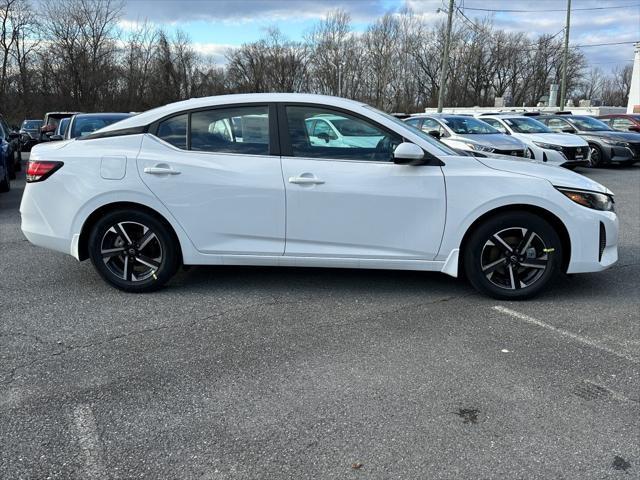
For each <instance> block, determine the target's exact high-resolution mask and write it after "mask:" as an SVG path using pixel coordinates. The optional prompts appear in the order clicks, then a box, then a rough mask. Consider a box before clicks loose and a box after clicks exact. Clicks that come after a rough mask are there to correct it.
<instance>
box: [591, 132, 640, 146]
mask: <svg viewBox="0 0 640 480" xmlns="http://www.w3.org/2000/svg"><path fill="white" fill-rule="evenodd" d="M580 135H583V136H585V137H594V138H606V139H610V140H618V141H620V142H634V143H635V142H640V133H633V132H617V131H615V130H598V131H597V132H580Z"/></svg>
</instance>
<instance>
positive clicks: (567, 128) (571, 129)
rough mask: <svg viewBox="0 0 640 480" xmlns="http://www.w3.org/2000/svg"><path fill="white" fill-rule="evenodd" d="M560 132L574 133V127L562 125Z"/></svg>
mask: <svg viewBox="0 0 640 480" xmlns="http://www.w3.org/2000/svg"><path fill="white" fill-rule="evenodd" d="M562 132H564V133H576V131H575V129H574V128H572V127H564V128H563V129H562Z"/></svg>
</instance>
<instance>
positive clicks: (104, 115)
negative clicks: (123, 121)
mask: <svg viewBox="0 0 640 480" xmlns="http://www.w3.org/2000/svg"><path fill="white" fill-rule="evenodd" d="M113 115H122V116H131V115H133V114H132V113H127V112H93V113H76V114H75V115H74V118H78V117H98V118H99V117H106V116H113Z"/></svg>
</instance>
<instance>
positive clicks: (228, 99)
mask: <svg viewBox="0 0 640 480" xmlns="http://www.w3.org/2000/svg"><path fill="white" fill-rule="evenodd" d="M262 102H264V103H268V102H291V103H296V102H300V103H317V104H320V105H327V106H333V107H344V108H349V107H354V106H363V105H365V104H364V103H362V102H356V101H354V100H348V99H346V98H339V97H331V96H327V95H316V94H310V93H242V94H233V95H216V96H212V97H199V98H190V99H189V100H182V101H180V102H175V103H170V104H168V105H164V106H162V107H157V108H153V109H151V110H147V111H146V112H142V113H139V114H138V115H135V116H132V117H129V118H126V119H124V120H122V121H120V122H118V123H117V124H112V125H108V126H106V127H104V128H103V129H101V130H100V131H101V132H109V131H113V130H121V129H125V128H135V127H142V126H145V125H149V124H150V123H153V122H155V121H156V120H159V119H161V118H164V117H167V116H169V115H171V114H174V113H179V112H182V111H184V110H192V109H198V108H206V107H214V106H216V105H233V104H239V103H262Z"/></svg>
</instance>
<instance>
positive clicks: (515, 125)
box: [480, 115, 590, 169]
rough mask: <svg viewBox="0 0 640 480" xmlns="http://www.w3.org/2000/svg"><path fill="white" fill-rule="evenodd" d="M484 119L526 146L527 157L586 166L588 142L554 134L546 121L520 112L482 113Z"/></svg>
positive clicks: (556, 163) (561, 163)
mask: <svg viewBox="0 0 640 480" xmlns="http://www.w3.org/2000/svg"><path fill="white" fill-rule="evenodd" d="M480 118H481V119H482V121H483V122H486V123H488V124H489V125H491V126H492V127H494V128H495V129H496V130H499V131H501V132H502V133H506V134H507V135H513V136H514V137H515V138H517V139H518V140H521V141H522V142H524V143H525V144H526V145H527V148H528V149H529V150H530V153H529V156H530V157H531V158H533V159H536V160H539V161H541V162H543V163H548V164H550V165H557V166H560V167H566V168H569V169H574V168H576V167H580V166H589V164H590V163H589V145H588V144H587V142H586V141H584V140H583V139H581V138H580V137H578V136H576V135H570V134H568V133H554V132H553V131H552V130H550V129H549V128H548V127H547V126H546V125H545V124H543V123H541V122H539V121H538V120H535V119H533V118H531V117H525V116H522V115H490V116H489V115H482V116H481V117H480Z"/></svg>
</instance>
